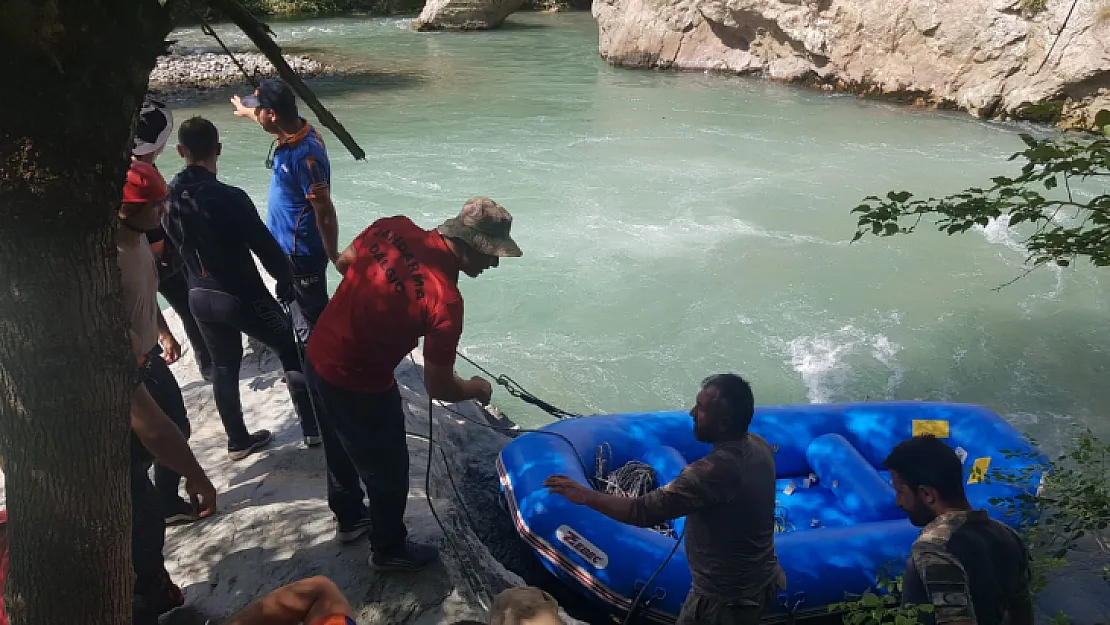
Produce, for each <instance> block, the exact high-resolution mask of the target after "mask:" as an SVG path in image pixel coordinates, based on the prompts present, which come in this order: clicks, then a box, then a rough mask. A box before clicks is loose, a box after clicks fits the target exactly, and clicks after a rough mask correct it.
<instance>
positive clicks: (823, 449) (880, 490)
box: [806, 434, 897, 523]
mask: <svg viewBox="0 0 1110 625" xmlns="http://www.w3.org/2000/svg"><path fill="white" fill-rule="evenodd" d="M806 460H807V461H808V462H809V466H810V467H811V468H812V469H813V472H814V473H816V474H817V477H818V479H820V481H821V484H823V485H825V486H827V487H829V488H831V489H832V492H833V493H834V494H835V495H836V498H837V501H839V502H840V504H841V505H842V506H843V508H844V512H845V513H847V514H848V516H850V517H852V518H853V519H854V520H855V521H857V522H859V523H869V522H872V521H882V520H884V519H890V518H892V515H894V514H897V508H895V503H894V489H893V488H891V487H890V484H887V482H886V480H884V479H883V476H881V475H879V472H878V471H876V470H875V467H873V466H871V463H869V462H868V461H867V459H866V458H864V457H863V455H862V454H860V453H859V451H858V450H856V448H855V446H853V445H852V444H851V443H850V442H848V439H846V438H844V437H843V436H841V435H840V434H823V435H821V436H818V437H817V438H815V439H813V441H812V442H811V443H810V444H809V446H808V447H806ZM895 518H896V517H895Z"/></svg>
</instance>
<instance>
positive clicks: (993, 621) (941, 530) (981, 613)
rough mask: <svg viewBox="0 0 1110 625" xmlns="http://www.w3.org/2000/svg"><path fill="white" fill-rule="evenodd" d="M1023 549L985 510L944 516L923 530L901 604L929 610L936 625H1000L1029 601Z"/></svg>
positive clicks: (912, 556)
mask: <svg viewBox="0 0 1110 625" xmlns="http://www.w3.org/2000/svg"><path fill="white" fill-rule="evenodd" d="M1029 583H1030V569H1029V552H1028V550H1027V549H1026V547H1025V543H1024V542H1023V541H1022V540H1021V538H1020V537H1018V535H1017V533H1015V532H1014V531H1013V530H1012V529H1010V528H1009V527H1007V526H1006V525H1004V524H1002V523H999V522H998V521H995V520H993V519H991V518H990V517H989V516H988V515H987V513H986V512H985V511H983V510H971V511H958V512H948V513H945V514H942V515H940V516H939V517H937V518H936V519H933V521H932V522H931V523H929V524H928V525H926V526H925V528H924V529H923V530H921V535H920V536H919V537H918V538H917V540H916V541H915V542H914V544H913V548H912V549H911V551H910V559H909V562H908V564H907V566H906V576H905V579H904V582H903V587H902V601H903V603H905V604H906V605H920V604H932V605H933V608H934V612H933V618H934V619H935V621H936V623H937V625H943V624H944V623H955V622H968V623H972V624H973V625H1000V624H1001V623H1002V622H1003V619H1004V617H1005V616H1006V613H1007V612H1008V611H1009V610H1010V609H1011V608H1012V607H1013V606H1015V605H1017V604H1018V603H1019V602H1022V601H1028V600H1029V597H1030V591H1029Z"/></svg>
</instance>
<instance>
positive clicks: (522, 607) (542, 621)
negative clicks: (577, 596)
mask: <svg viewBox="0 0 1110 625" xmlns="http://www.w3.org/2000/svg"><path fill="white" fill-rule="evenodd" d="M489 623H490V625H563V620H562V618H560V617H559V604H558V603H557V602H556V601H555V599H554V598H553V597H552V596H551V595H549V594H547V592H545V591H543V590H541V589H539V588H536V587H534V586H519V587H516V588H509V589H507V590H503V591H501V592H500V593H499V594H498V595H497V596H496V597H494V598H493V606H492V607H491V608H490V619H489Z"/></svg>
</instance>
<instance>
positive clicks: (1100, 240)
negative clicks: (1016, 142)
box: [852, 134, 1110, 267]
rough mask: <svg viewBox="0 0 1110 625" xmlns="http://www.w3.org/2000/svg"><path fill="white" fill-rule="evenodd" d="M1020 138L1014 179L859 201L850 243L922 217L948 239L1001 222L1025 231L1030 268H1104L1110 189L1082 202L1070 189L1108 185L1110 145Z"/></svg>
mask: <svg viewBox="0 0 1110 625" xmlns="http://www.w3.org/2000/svg"><path fill="white" fill-rule="evenodd" d="M1021 139H1022V141H1024V142H1025V144H1026V149H1025V150H1023V151H1021V152H1018V153H1016V154H1014V155H1013V156H1011V157H1010V159H1009V160H1011V161H1013V160H1017V159H1024V160H1025V161H1026V162H1025V165H1024V166H1023V167H1022V169H1021V175H1019V176H1017V177H1016V178H1009V177H1006V176H998V177H996V178H993V179H992V180H991V181H992V183H993V185H992V186H991V187H989V188H985V189H984V188H978V187H973V188H970V189H966V190H964V191H961V192H960V193H956V194H953V195H950V196H947V197H944V198H939V199H937V198H929V199H927V200H921V199H914V197H913V194H912V193H910V192H909V191H891V192H889V193H887V194H886V197H885V198H880V197H878V196H870V197H867V198H865V199H864V200H863V203H862V204H860V205H859V206H857V207H856V208H854V209H852V212H853V213H858V214H859V221H858V223H857V229H856V234H855V236H854V237H852V241H858V240H859V239H861V238H863V237H864V236H866V235H868V234H872V235H876V236H884V237H885V236H893V235H895V234H908V233H910V232H914V231H915V230H916V229H917V227H918V226H919V225H920V223H921V221H922V220H923V219H924V218H925V217H929V218H930V219H932V220H934V221H935V223H936V226H937V228H938V229H939V230H940V231H941V232H945V233H947V234H950V235H951V234H956V233H962V232H967V231H968V230H970V229H971V228H973V227H975V226H986V225H988V224H989V223H990V222H991V221H992V220H995V219H1005V220H1006V223H1007V224H1008V225H1009V226H1011V227H1014V226H1019V225H1025V227H1026V228H1029V230H1028V231H1027V232H1029V234H1028V235H1027V237H1026V239H1025V241H1024V244H1025V247H1026V249H1028V251H1029V257H1028V258H1027V260H1028V261H1030V262H1032V263H1033V264H1034V265H1042V264H1056V265H1060V266H1064V267H1066V266H1068V265H1070V264H1072V263H1073V262H1074V261H1075V260H1076V259H1077V258H1079V257H1084V258H1087V259H1088V260H1089V261H1090V262H1091V263H1093V264H1094V265H1096V266H1099V267H1104V266H1107V265H1110V191H1108V190H1107V189H1106V188H1105V187H1103V189H1102V191H1103V192H1102V193H1101V194H1098V195H1095V196H1094V197H1090V198H1086V197H1081V196H1078V195H1077V194H1076V193H1075V192H1074V190H1073V187H1074V186H1075V184H1076V183H1079V182H1082V181H1085V180H1090V179H1096V180H1100V179H1103V180H1104V179H1110V139H1097V140H1094V141H1090V142H1078V141H1062V140H1061V141H1057V140H1051V139H1035V138H1033V137H1032V136H1030V135H1026V134H1023V135H1021ZM1042 191H1043V192H1042Z"/></svg>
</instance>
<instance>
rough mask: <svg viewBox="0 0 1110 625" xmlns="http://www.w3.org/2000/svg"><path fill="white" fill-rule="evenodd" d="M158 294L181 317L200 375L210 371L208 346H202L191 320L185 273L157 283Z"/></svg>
mask: <svg viewBox="0 0 1110 625" xmlns="http://www.w3.org/2000/svg"><path fill="white" fill-rule="evenodd" d="M158 292H159V293H161V294H162V297H164V298H166V301H167V302H169V304H170V307H171V308H173V310H174V312H176V313H177V316H178V317H181V325H182V326H184V327H185V336H186V337H188V339H189V345H192V346H193V353H194V354H196V357H197V367H199V368H200V371H201V373H202V374H203V373H205V372H207V371H209V370H211V368H212V356H211V355H210V354H209V353H208V346H207V345H205V344H204V337H203V336H202V335H201V333H200V328H199V327H198V326H197V320H196V319H194V318H193V311H192V310H190V309H189V281H188V280H187V279H186V278H185V272H184V271H179V272H177V273H175V274H173V275H172V276H169V277H168V278H165V279H163V280H162V281H161V282H159V283H158Z"/></svg>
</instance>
